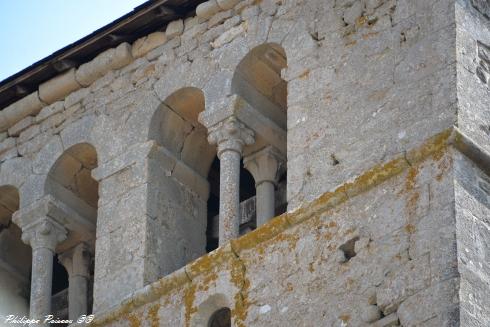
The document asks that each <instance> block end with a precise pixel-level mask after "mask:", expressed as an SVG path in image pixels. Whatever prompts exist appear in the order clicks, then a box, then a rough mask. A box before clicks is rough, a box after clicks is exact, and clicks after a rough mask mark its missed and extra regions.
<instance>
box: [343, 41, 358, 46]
mask: <svg viewBox="0 0 490 327" xmlns="http://www.w3.org/2000/svg"><path fill="white" fill-rule="evenodd" d="M356 44H357V41H356V40H349V41H348V42H346V43H345V46H346V47H353V46H355V45H356Z"/></svg>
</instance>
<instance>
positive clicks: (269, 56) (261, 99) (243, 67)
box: [231, 43, 287, 129]
mask: <svg viewBox="0 0 490 327" xmlns="http://www.w3.org/2000/svg"><path fill="white" fill-rule="evenodd" d="M286 67H287V58H286V52H285V51H284V49H283V48H282V46H280V45H279V44H277V43H266V44H261V45H259V46H257V47H255V48H253V49H252V50H251V51H250V52H249V53H248V54H247V55H246V56H245V57H244V58H243V59H242V60H241V61H240V63H239V64H238V66H237V67H236V69H235V72H234V75H233V79H232V82H231V92H232V93H233V94H237V95H239V96H241V97H242V98H243V99H245V100H246V101H247V102H248V103H249V104H250V105H252V106H253V107H254V108H257V109H258V110H260V111H261V113H262V114H264V115H265V116H266V117H268V118H270V119H271V120H272V121H274V122H275V123H276V124H278V126H280V127H282V128H284V129H285V128H286V112H287V83H286V81H284V80H283V79H282V77H281V71H282V69H284V68H286Z"/></svg>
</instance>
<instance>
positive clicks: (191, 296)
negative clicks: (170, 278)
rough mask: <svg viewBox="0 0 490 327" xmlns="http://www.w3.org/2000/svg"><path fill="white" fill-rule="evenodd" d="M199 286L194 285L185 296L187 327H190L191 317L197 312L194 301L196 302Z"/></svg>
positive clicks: (187, 290) (185, 321)
mask: <svg viewBox="0 0 490 327" xmlns="http://www.w3.org/2000/svg"><path fill="white" fill-rule="evenodd" d="M196 291H197V285H195V284H192V285H190V286H189V288H187V289H186V291H185V294H184V309H185V314H184V319H185V320H184V325H185V326H186V327H189V326H190V323H191V316H192V315H193V314H194V313H196V312H197V308H196V307H194V301H195V300H196Z"/></svg>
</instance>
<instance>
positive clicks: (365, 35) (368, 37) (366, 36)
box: [362, 32, 379, 40]
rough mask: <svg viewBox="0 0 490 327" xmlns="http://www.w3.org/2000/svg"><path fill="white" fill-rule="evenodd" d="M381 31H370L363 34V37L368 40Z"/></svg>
mask: <svg viewBox="0 0 490 327" xmlns="http://www.w3.org/2000/svg"><path fill="white" fill-rule="evenodd" d="M378 34H379V33H378V32H370V33H366V34H363V35H362V38H363V39H364V40H368V39H370V38H373V37H376V36H377V35H378Z"/></svg>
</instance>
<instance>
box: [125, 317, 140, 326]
mask: <svg viewBox="0 0 490 327" xmlns="http://www.w3.org/2000/svg"><path fill="white" fill-rule="evenodd" d="M127 319H128V321H129V326H131V327H140V326H141V323H140V321H139V319H138V317H136V316H135V315H129V316H128V317H127Z"/></svg>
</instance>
